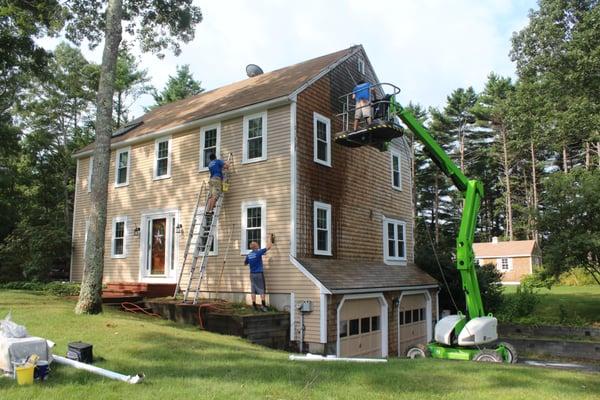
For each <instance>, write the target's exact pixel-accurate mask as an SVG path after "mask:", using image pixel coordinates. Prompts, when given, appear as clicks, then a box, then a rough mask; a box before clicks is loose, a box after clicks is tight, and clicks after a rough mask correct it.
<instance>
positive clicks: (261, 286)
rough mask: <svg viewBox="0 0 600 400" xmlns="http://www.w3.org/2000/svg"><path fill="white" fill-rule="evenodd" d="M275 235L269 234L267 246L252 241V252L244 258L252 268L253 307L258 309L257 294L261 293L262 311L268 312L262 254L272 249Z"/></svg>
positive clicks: (251, 295) (245, 262)
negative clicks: (260, 246)
mask: <svg viewBox="0 0 600 400" xmlns="http://www.w3.org/2000/svg"><path fill="white" fill-rule="evenodd" d="M272 236H273V235H269V239H268V240H267V247H265V248H262V249H260V248H259V247H258V243H256V242H250V250H251V251H250V253H248V255H247V256H246V259H245V260H244V265H247V266H248V267H249V268H250V286H251V290H250V291H251V294H250V297H251V298H252V307H253V308H254V309H255V310H256V311H258V310H259V308H258V307H257V306H256V295H257V294H258V295H260V300H261V302H262V304H261V306H260V311H263V312H266V311H267V305H266V304H265V286H266V285H265V275H264V273H263V261H262V256H263V255H264V254H265V253H266V252H267V251H268V250H271V247H272V246H273V239H272Z"/></svg>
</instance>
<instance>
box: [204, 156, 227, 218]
mask: <svg viewBox="0 0 600 400" xmlns="http://www.w3.org/2000/svg"><path fill="white" fill-rule="evenodd" d="M209 159H210V162H209V163H208V170H209V171H210V180H209V181H208V188H209V190H210V198H209V199H208V204H207V206H206V212H207V213H211V212H212V210H213V208H214V207H215V204H216V203H217V199H218V198H219V196H220V195H221V193H222V192H223V170H227V169H228V168H229V163H228V162H227V161H223V160H219V159H217V156H216V155H215V153H210V156H209Z"/></svg>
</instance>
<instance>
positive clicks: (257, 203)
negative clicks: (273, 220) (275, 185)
mask: <svg viewBox="0 0 600 400" xmlns="http://www.w3.org/2000/svg"><path fill="white" fill-rule="evenodd" d="M254 207H260V208H261V212H260V216H261V221H260V229H261V230H260V242H261V244H262V246H263V247H264V246H265V245H266V243H267V202H266V201H265V200H252V201H244V202H242V225H241V226H242V237H241V242H240V254H242V255H246V254H248V253H250V249H246V248H245V246H246V241H247V236H246V228H247V227H248V208H254Z"/></svg>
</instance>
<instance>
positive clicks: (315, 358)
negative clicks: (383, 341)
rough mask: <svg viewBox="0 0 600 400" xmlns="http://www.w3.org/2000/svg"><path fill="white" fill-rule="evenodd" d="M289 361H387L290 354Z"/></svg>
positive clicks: (385, 360) (381, 359)
mask: <svg viewBox="0 0 600 400" xmlns="http://www.w3.org/2000/svg"><path fill="white" fill-rule="evenodd" d="M290 360H291V361H347V362H357V363H385V362H387V359H385V358H348V357H336V356H321V355H318V354H310V353H308V354H307V355H302V356H299V355H296V354H290Z"/></svg>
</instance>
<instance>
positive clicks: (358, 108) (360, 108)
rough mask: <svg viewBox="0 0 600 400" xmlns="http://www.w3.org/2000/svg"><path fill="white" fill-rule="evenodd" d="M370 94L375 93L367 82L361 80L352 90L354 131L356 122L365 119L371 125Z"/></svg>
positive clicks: (356, 125) (356, 127)
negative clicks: (354, 103)
mask: <svg viewBox="0 0 600 400" xmlns="http://www.w3.org/2000/svg"><path fill="white" fill-rule="evenodd" d="M371 93H375V88H374V87H373V86H372V85H371V84H370V83H369V82H365V81H362V80H361V81H359V82H358V84H357V85H356V86H355V87H354V89H352V99H353V100H354V101H355V102H356V105H355V107H354V109H355V111H354V130H357V129H358V121H360V120H361V119H362V118H366V119H367V124H370V123H371Z"/></svg>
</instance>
